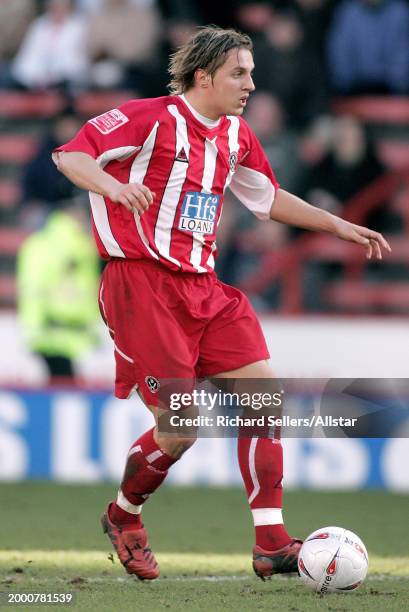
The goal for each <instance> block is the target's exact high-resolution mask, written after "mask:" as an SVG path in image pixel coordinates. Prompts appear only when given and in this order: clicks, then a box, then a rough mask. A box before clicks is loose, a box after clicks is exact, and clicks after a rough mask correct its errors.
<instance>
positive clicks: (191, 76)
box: [168, 25, 253, 94]
mask: <svg viewBox="0 0 409 612" xmlns="http://www.w3.org/2000/svg"><path fill="white" fill-rule="evenodd" d="M240 48H245V49H248V50H249V51H251V52H252V51H253V43H252V42H251V39H250V37H249V36H247V34H242V33H241V32H237V31H236V30H224V29H223V28H219V27H218V26H213V25H210V26H204V27H201V28H199V29H198V31H197V32H196V33H195V34H194V35H193V36H192V38H191V39H190V40H189V41H188V42H187V43H186V44H185V45H183V46H182V47H179V49H178V50H177V51H176V52H175V53H173V54H172V55H171V56H170V62H169V74H170V76H171V77H172V78H171V81H170V83H169V85H168V87H169V90H170V92H171V93H172V94H181V93H184V92H185V91H187V90H188V89H190V88H191V87H193V85H194V84H195V73H196V70H198V69H199V68H201V69H202V70H206V72H207V73H208V74H209V75H210V76H211V77H213V76H214V73H215V72H216V70H217V69H218V68H220V66H222V65H223V64H224V62H225V61H226V56H227V53H228V52H229V51H230V50H231V49H240Z"/></svg>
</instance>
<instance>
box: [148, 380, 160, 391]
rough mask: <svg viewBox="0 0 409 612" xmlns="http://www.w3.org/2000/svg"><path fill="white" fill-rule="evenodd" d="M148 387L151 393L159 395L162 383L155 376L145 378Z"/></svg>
mask: <svg viewBox="0 0 409 612" xmlns="http://www.w3.org/2000/svg"><path fill="white" fill-rule="evenodd" d="M145 382H146V384H147V387H148V389H149V391H150V392H151V393H157V392H158V391H159V389H160V382H159V381H158V379H157V378H155V377H154V376H147V377H146V378H145Z"/></svg>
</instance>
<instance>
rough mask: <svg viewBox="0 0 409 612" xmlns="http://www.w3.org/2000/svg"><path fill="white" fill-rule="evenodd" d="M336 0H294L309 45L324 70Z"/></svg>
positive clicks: (293, 5) (294, 6)
mask: <svg viewBox="0 0 409 612" xmlns="http://www.w3.org/2000/svg"><path fill="white" fill-rule="evenodd" d="M335 3H336V0H293V2H292V4H291V6H292V7H293V8H294V10H295V12H296V14H297V16H298V18H299V20H300V23H301V26H302V29H303V31H304V37H305V40H306V41H308V47H309V49H310V50H311V52H312V53H313V54H314V57H315V60H316V61H317V62H318V63H319V65H320V68H321V69H322V70H323V72H325V71H326V69H325V43H326V38H327V32H328V27H329V24H330V21H331V16H332V13H333V10H334V7H335Z"/></svg>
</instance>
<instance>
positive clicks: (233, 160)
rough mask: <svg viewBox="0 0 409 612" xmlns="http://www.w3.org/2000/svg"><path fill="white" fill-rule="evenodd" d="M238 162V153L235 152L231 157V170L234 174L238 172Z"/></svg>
mask: <svg viewBox="0 0 409 612" xmlns="http://www.w3.org/2000/svg"><path fill="white" fill-rule="evenodd" d="M237 161H238V155H237V151H233V152H232V153H230V156H229V168H230V172H234V171H235V170H236V165H237Z"/></svg>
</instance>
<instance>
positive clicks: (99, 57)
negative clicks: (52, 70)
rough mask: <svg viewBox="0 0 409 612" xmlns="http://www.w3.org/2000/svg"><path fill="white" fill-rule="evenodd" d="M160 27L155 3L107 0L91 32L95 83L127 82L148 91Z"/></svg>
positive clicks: (89, 41) (117, 83) (94, 18)
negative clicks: (146, 85) (147, 84)
mask: <svg viewBox="0 0 409 612" xmlns="http://www.w3.org/2000/svg"><path fill="white" fill-rule="evenodd" d="M160 28H161V24H160V16H159V13H158V11H157V9H156V7H155V5H154V3H153V2H139V3H138V4H137V3H135V2H134V1H133V0H104V2H103V6H102V8H101V9H100V10H98V11H96V12H95V13H94V14H93V15H92V19H91V20H90V26H89V31H88V52H89V56H90V61H91V62H92V63H93V69H92V77H91V78H92V83H93V84H95V85H97V86H101V87H118V86H121V85H125V86H127V87H134V88H136V89H137V90H138V91H139V92H140V93H141V94H145V93H146V89H145V84H146V81H147V80H149V79H150V78H151V73H150V70H149V68H150V66H151V65H152V62H153V60H154V57H155V52H156V50H157V47H158V41H159V35H160Z"/></svg>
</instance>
